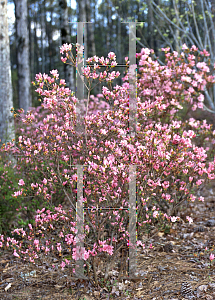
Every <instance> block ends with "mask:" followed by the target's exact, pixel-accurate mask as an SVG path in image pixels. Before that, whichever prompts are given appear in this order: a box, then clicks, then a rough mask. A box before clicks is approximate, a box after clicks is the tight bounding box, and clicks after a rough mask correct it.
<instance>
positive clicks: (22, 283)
mask: <svg viewBox="0 0 215 300" xmlns="http://www.w3.org/2000/svg"><path fill="white" fill-rule="evenodd" d="M198 195H199V196H200V195H201V196H204V197H205V202H203V203H202V202H199V203H197V205H196V203H189V204H187V206H186V207H184V208H183V209H182V210H181V213H180V214H181V216H182V215H183V214H185V211H186V215H189V216H191V217H192V218H193V220H194V222H193V223H192V224H188V223H186V224H185V223H184V224H183V223H175V224H174V225H173V227H172V229H171V230H170V233H169V234H165V233H164V232H159V231H157V230H156V229H155V230H154V231H153V232H152V233H151V234H150V236H148V235H143V236H142V241H143V242H144V243H145V244H146V246H147V245H150V243H152V244H153V245H154V248H153V249H149V250H140V251H138V252H137V272H138V274H137V278H136V279H130V278H129V277H128V273H127V272H126V271H124V274H123V275H122V276H123V277H121V278H120V279H119V278H118V274H119V271H120V264H119V263H118V262H119V261H120V257H118V259H117V260H118V262H116V263H115V266H113V267H112V268H111V271H110V272H109V279H108V281H107V282H106V283H105V284H104V285H103V284H102V280H101V278H100V277H102V276H101V275H102V268H103V265H104V264H105V262H104V261H103V262H102V261H96V265H97V267H98V269H97V277H98V285H96V284H95V276H94V273H93V272H92V271H89V273H88V279H87V280H80V279H79V280H77V279H76V278H73V277H72V275H71V270H69V269H65V270H64V271H61V270H56V271H53V270H51V269H50V268H48V266H46V265H44V264H43V265H39V264H38V265H37V266H35V265H33V264H30V263H26V262H21V261H19V260H18V259H17V258H15V257H14V256H13V255H12V252H8V251H7V250H3V251H2V252H1V253H0V255H1V256H0V271H1V278H0V299H22V300H27V299H28V300H33V299H52V300H53V299H58V300H60V299H68V300H69V299H82V300H84V299H85V300H91V299H136V300H137V299H144V300H147V299H154V300H155V299H172V300H176V299H186V298H183V295H182V294H181V292H180V291H181V285H182V283H183V282H189V283H190V284H191V287H192V290H193V295H194V296H195V298H193V299H206V300H213V299H215V262H212V263H211V264H210V259H209V255H210V253H211V252H212V249H213V245H215V235H214V232H215V212H214V211H215V181H213V182H212V183H211V184H210V185H208V186H207V187H205V188H204V189H203V190H202V191H200V192H199V194H198ZM206 247H207V248H208V249H209V250H208V251H205V248H206ZM55 260H57V259H55ZM121 265H122V264H121ZM31 272H32V273H31ZM27 273H28V274H29V276H27V277H26V278H24V275H23V274H27ZM30 275H31V276H30Z"/></svg>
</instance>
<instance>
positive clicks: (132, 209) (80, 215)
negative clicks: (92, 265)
mask: <svg viewBox="0 0 215 300" xmlns="http://www.w3.org/2000/svg"><path fill="white" fill-rule="evenodd" d="M84 23H90V22H77V43H78V44H79V45H81V46H83V49H84V42H83V30H84ZM122 23H129V61H130V64H129V134H130V135H131V136H132V137H134V136H135V134H136V112H137V91H136V82H137V65H136V23H138V22H122ZM77 61H81V63H80V64H76V74H77V78H76V82H77V95H76V98H77V99H78V100H81V99H84V83H83V81H82V79H81V77H80V76H79V74H82V70H81V68H82V67H84V56H83V50H82V51H80V52H79V53H78V54H77ZM121 66H126V65H121ZM78 71H79V72H78ZM76 105H77V106H76V112H77V128H76V130H77V132H78V133H81V134H83V133H84V123H83V122H82V120H83V116H81V114H80V112H81V109H80V107H79V105H80V101H78V102H77V103H76ZM76 167H77V202H76V220H77V237H78V240H77V243H76V249H77V252H78V250H79V249H81V248H83V247H84V241H83V234H84V206H83V167H84V166H83V165H77V166H76ZM136 167H137V166H136V165H129V278H132V277H135V273H136V256H137V253H136V252H137V249H136V240H137V237H136V222H137V217H136ZM83 265H84V261H83V260H77V261H76V275H78V277H79V278H86V277H85V275H84V268H83Z"/></svg>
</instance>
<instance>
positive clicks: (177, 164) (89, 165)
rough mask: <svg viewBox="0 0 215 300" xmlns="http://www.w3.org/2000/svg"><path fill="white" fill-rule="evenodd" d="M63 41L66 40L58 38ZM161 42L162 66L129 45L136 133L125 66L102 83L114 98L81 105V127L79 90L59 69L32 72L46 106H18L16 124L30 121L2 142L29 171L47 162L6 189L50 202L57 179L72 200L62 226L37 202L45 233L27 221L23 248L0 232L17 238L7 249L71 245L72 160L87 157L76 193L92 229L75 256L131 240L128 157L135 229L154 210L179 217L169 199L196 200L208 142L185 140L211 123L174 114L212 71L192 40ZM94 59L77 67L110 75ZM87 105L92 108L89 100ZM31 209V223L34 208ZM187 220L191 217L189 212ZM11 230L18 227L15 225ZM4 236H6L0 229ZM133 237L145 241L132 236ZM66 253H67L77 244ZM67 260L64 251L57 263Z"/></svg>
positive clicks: (152, 219) (209, 173) (206, 176)
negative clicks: (80, 122) (25, 109)
mask: <svg viewBox="0 0 215 300" xmlns="http://www.w3.org/2000/svg"><path fill="white" fill-rule="evenodd" d="M63 49H64V50H65V51H66V50H68V49H67V48H65V47H64V48H63ZM164 51H165V53H166V58H167V64H166V66H159V64H158V62H156V61H153V60H152V58H151V57H150V53H152V52H153V51H152V50H149V49H142V51H141V53H140V54H137V57H139V58H140V61H139V72H140V75H139V76H138V83H137V89H138V94H137V132H136V136H135V137H130V135H128V133H129V132H128V128H129V126H128V125H129V103H128V100H129V98H128V90H129V84H128V76H125V78H124V81H125V82H124V84H123V85H122V87H120V86H116V87H114V88H113V90H112V91H110V90H109V89H108V88H104V87H103V97H104V98H106V100H110V99H111V100H112V101H113V103H114V106H113V107H112V108H111V109H110V108H108V107H107V108H106V107H105V105H106V104H104V103H103V104H104V110H103V111H101V112H100V111H99V112H98V113H92V114H90V113H89V114H88V115H87V117H85V126H86V131H87V136H80V135H78V134H77V132H76V130H75V125H76V120H77V119H76V117H77V116H76V106H75V104H76V102H77V99H76V98H75V97H74V96H72V95H71V91H70V90H69V89H65V88H64V85H65V83H64V81H63V80H60V84H57V83H56V80H57V79H58V77H59V75H58V73H57V71H56V70H53V71H51V74H52V77H51V76H48V75H47V74H43V75H42V74H37V75H36V82H37V83H36V84H37V85H38V86H39V88H38V89H37V92H38V93H39V94H40V95H41V96H44V100H43V104H42V107H43V108H44V109H46V110H47V112H48V113H47V114H46V116H45V117H44V118H43V119H41V120H39V119H40V117H41V116H40V115H39V114H37V113H36V112H35V111H34V113H33V111H32V112H29V113H28V114H27V115H26V116H23V117H22V121H23V123H24V124H27V123H28V124H30V125H28V126H29V129H27V127H26V129H24V130H23V132H22V135H20V136H19V142H18V143H17V145H14V144H13V143H8V144H7V145H5V147H3V149H2V150H3V151H11V152H12V153H13V154H14V155H17V158H18V160H19V164H23V166H25V167H28V168H29V173H30V174H33V173H35V174H36V173H37V172H38V169H39V168H40V165H41V166H44V167H45V168H44V169H42V173H39V178H38V180H37V181H34V182H31V180H28V178H23V179H22V180H21V181H20V182H19V183H20V190H19V191H17V192H15V193H14V197H22V196H23V195H24V193H29V194H28V195H33V197H34V198H37V197H38V199H43V200H44V201H49V202H51V201H52V198H54V197H55V196H57V195H58V194H57V193H58V190H59V186H60V191H61V193H63V195H64V197H65V199H66V201H67V202H68V203H69V204H70V205H71V211H70V213H71V215H70V216H69V215H68V216H67V218H68V219H66V218H65V217H64V216H63V217H62V220H63V221H62V226H61V225H60V224H61V223H60V224H59V216H58V214H57V213H56V214H55V218H57V219H53V218H52V217H51V211H50V210H48V211H46V213H47V214H48V217H47V215H45V212H44V211H45V208H44V209H43V210H42V215H41V218H42V220H41V221H40V225H39V226H38V228H42V227H43V228H42V229H39V231H38V233H39V234H40V235H41V237H42V238H44V239H45V241H44V242H40V240H39V239H35V235H34V234H33V232H34V230H35V228H33V227H30V226H29V228H30V232H29V235H28V240H29V241H32V243H31V246H30V248H29V247H28V249H27V250H26V251H25V252H21V251H23V250H21V248H22V247H21V246H22V243H21V242H20V243H19V242H16V241H15V240H13V239H10V240H7V246H10V243H11V244H12V245H11V246H12V247H15V248H16V249H15V250H16V251H15V253H14V255H16V256H20V255H22V254H23V256H24V259H27V257H28V256H29V259H30V261H31V262H34V259H36V258H38V257H40V255H43V256H44V253H45V255H48V253H49V252H51V251H53V250H54V247H55V246H56V245H57V246H56V249H57V251H58V253H61V252H62V249H63V247H67V246H68V245H72V244H73V246H75V245H76V241H75V233H76V232H75V229H74V228H75V225H76V220H75V219H74V218H75V214H74V212H75V202H76V182H77V175H76V168H75V165H86V167H85V170H84V199H83V200H84V203H85V206H87V207H91V212H90V213H89V212H88V211H87V210H86V211H85V218H86V221H87V225H85V227H84V228H85V234H86V236H88V237H90V242H89V241H88V240H87V239H86V240H85V248H84V249H81V250H82V252H81V257H82V258H84V259H85V260H87V259H91V257H92V256H95V255H98V253H102V254H103V252H106V253H108V254H109V255H113V253H114V251H113V250H116V249H119V247H120V246H121V244H122V243H124V242H125V241H127V243H128V241H129V232H128V230H127V229H126V227H127V226H128V214H127V213H128V208H129V203H128V189H129V185H128V183H129V177H128V174H129V165H132V164H133V165H137V177H136V184H137V219H138V226H137V229H138V239H139V235H140V233H141V232H143V231H144V229H145V228H146V226H150V225H151V224H156V222H158V220H159V222H160V223H162V224H164V223H165V222H167V223H168V222H176V221H177V220H180V218H179V217H177V216H174V215H171V214H172V212H173V213H174V211H175V208H176V207H177V206H179V205H181V204H182V203H183V202H184V201H185V200H187V201H195V199H196V196H194V194H193V193H192V190H193V189H194V188H198V187H200V186H201V184H203V183H206V182H207V181H208V180H210V179H214V178H215V175H214V157H213V158H212V160H211V161H208V155H207V153H209V152H208V150H209V149H204V148H203V147H197V146H195V145H194V144H193V140H194V139H195V138H196V137H197V135H200V136H201V137H202V136H204V137H205V138H207V139H208V140H212V141H214V135H215V132H211V131H210V129H211V125H208V124H207V123H206V122H205V121H204V122H202V124H201V123H200V122H197V121H195V120H189V121H186V122H184V123H182V122H181V121H180V120H177V118H176V113H177V111H178V109H181V108H182V106H181V103H182V102H183V101H187V102H188V103H190V105H192V108H193V109H195V108H196V107H197V106H198V107H200V108H201V107H202V99H203V97H204V95H203V94H202V91H203V90H204V86H205V85H206V84H212V83H214V80H215V79H214V77H213V76H211V75H207V73H208V72H209V71H210V69H208V68H207V67H206V65H205V63H201V64H199V62H198V63H196V61H195V60H196V57H195V55H194V54H193V53H195V51H196V49H195V48H194V47H192V48H191V49H190V50H189V49H186V50H185V53H182V54H181V55H179V54H178V53H176V52H174V53H173V54H170V53H169V52H168V51H169V50H168V49H164ZM62 52H64V51H63V50H62V51H61V53H62ZM204 55H206V54H204ZM206 56H207V55H206ZM109 59H110V60H113V61H114V56H113V55H112V54H111V55H110V57H109ZM186 60H187V62H186ZM92 61H95V62H100V63H101V64H103V63H104V62H105V63H107V64H108V63H109V62H110V61H107V60H104V59H102V58H101V59H100V60H99V59H98V58H97V57H94V58H92V60H91V62H92ZM113 65H114V64H113ZM97 66H98V64H97ZM194 66H195V67H196V68H197V69H195V68H194ZM97 69H99V68H97V67H96V68H94V71H93V72H92V73H90V68H89V67H88V68H86V70H85V72H84V74H85V76H86V77H87V78H88V79H89V78H92V79H93V80H95V79H96V78H99V79H107V81H112V80H113V79H114V77H115V75H116V74H115V73H113V72H112V73H111V76H107V73H106V74H105V73H104V72H103V73H101V74H102V76H96V72H95V70H97ZM91 75H92V76H91ZM117 75H118V74H117ZM98 105H100V103H99V104H98ZM89 108H90V106H89ZM90 109H94V110H96V108H95V107H93V108H90ZM99 109H100V108H99ZM19 155H22V156H19ZM212 156H213V153H211V152H210V158H211V157H212ZM41 174H42V175H41ZM56 199H57V197H56ZM198 200H199V201H204V198H203V197H199V199H198ZM150 206H151V208H150ZM93 207H94V208H93ZM96 207H97V209H95V208H96ZM101 207H112V208H114V207H121V208H123V209H124V210H123V211H120V212H119V211H117V210H115V211H103V210H101V211H99V208H101ZM149 208H150V210H149ZM58 209H60V210H61V211H59V212H60V213H61V214H62V213H63V214H64V212H63V210H62V209H61V208H56V209H55V210H58ZM38 213H41V212H40V211H38ZM65 213H66V212H65ZM35 218H36V219H35V222H36V223H35V225H36V226H37V224H38V218H39V217H38V215H36V217H35ZM55 220H56V224H57V225H56V226H59V225H60V226H59V228H58V230H57V232H56V234H57V236H55V237H53V238H50V236H51V230H50V231H47V228H48V227H46V226H50V228H51V229H54V226H53V225H52V222H53V221H55ZM187 220H188V221H189V222H192V219H191V218H190V217H189V216H188V218H187ZM66 221H68V222H69V223H66ZM108 221H109V229H110V231H112V232H114V233H115V236H112V237H111V238H108V239H107V240H105V241H104V240H102V238H101V235H102V231H104V226H105V222H106V223H107V222H108ZM44 224H45V225H46V224H47V225H46V226H44ZM48 224H50V225H48ZM29 225H30V224H29ZM71 225H72V226H71ZM42 230H43V231H45V233H43V232H42ZM55 230H56V228H55ZM14 232H16V233H17V234H18V232H19V230H18V229H17V230H16V231H14ZM20 233H21V234H22V235H23V237H25V236H27V234H26V232H25V231H24V230H23V229H22V230H20ZM46 236H47V237H46ZM48 236H49V238H48ZM86 236H85V237H86ZM2 242H6V239H5V238H4V237H3V236H2ZM113 243H114V246H113ZM51 244H52V245H51ZM53 244H54V245H55V246H54V245H53ZM138 245H141V246H142V247H145V245H143V244H142V243H141V241H140V240H138ZM2 246H3V243H2ZM19 246H20V247H19ZM52 246H53V247H52ZM86 248H88V251H87V250H86ZM41 250H42V251H41ZM73 250H74V248H73ZM55 251H56V250H55ZM74 252H75V250H74ZM26 255H27V256H26ZM81 257H79V258H81ZM72 258H73V259H75V254H74V256H73V257H72ZM76 259H77V257H76ZM65 265H66V263H65V262H64V261H63V258H62V262H61V266H62V268H64V267H65Z"/></svg>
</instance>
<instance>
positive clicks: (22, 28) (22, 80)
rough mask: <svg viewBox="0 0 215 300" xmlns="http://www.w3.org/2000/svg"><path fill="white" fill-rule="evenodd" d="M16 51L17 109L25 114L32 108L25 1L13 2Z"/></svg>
mask: <svg viewBox="0 0 215 300" xmlns="http://www.w3.org/2000/svg"><path fill="white" fill-rule="evenodd" d="M14 2H15V16H16V47H17V48H16V50H17V64H18V65H17V68H18V93H19V107H20V108H23V109H24V111H25V113H26V112H27V110H28V109H29V107H31V106H32V100H31V94H30V84H31V80H30V62H29V31H28V19H27V16H28V9H27V0H15V1H14Z"/></svg>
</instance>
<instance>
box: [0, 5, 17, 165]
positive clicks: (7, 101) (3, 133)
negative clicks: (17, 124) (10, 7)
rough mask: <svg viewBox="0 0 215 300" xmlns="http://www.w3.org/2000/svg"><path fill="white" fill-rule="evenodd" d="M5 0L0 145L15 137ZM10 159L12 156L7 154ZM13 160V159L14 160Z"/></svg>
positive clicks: (0, 25) (0, 33)
mask: <svg viewBox="0 0 215 300" xmlns="http://www.w3.org/2000/svg"><path fill="white" fill-rule="evenodd" d="M12 107H13V93H12V81H11V66H10V43H9V35H8V17H7V0H2V1H1V2H0V139H1V141H0V145H1V144H3V143H6V142H7V141H8V142H11V141H12V140H13V139H15V131H14V117H13V113H11V108H12ZM9 158H10V159H11V160H13V159H12V157H11V156H9ZM14 161H15V160H13V162H14Z"/></svg>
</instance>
